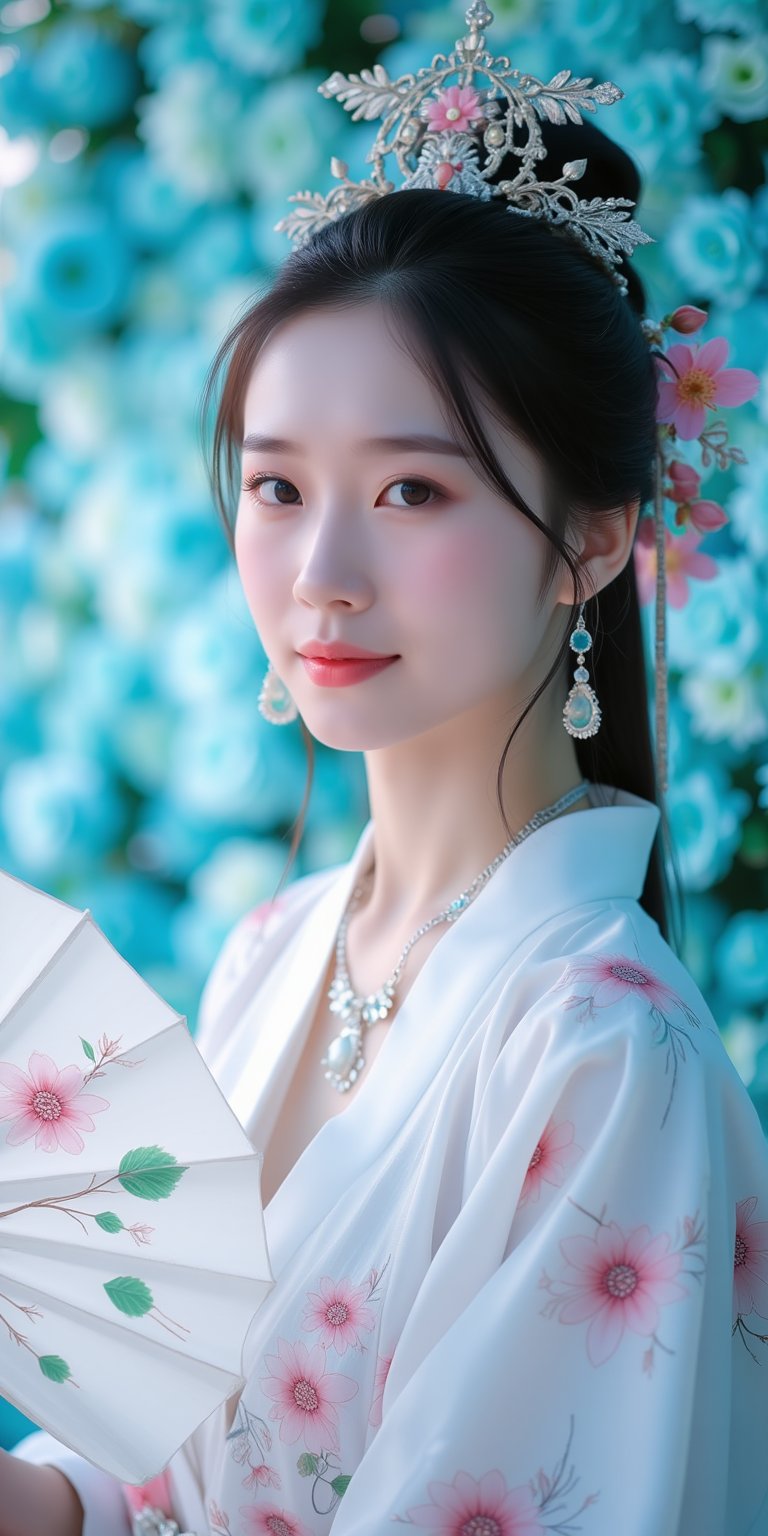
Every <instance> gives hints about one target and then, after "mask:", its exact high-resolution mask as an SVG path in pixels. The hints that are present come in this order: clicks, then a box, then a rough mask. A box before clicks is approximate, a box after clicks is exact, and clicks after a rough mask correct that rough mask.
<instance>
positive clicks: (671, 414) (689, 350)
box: [656, 336, 760, 441]
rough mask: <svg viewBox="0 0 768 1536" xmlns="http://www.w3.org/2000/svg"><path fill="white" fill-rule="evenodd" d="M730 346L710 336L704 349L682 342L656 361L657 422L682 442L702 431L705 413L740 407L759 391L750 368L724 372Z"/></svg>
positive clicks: (720, 338) (728, 369) (722, 338)
mask: <svg viewBox="0 0 768 1536" xmlns="http://www.w3.org/2000/svg"><path fill="white" fill-rule="evenodd" d="M728 352H729V345H728V342H727V341H726V339H725V337H724V336H713V337H712V340H711V341H707V342H705V343H704V346H703V347H699V346H697V347H687V346H685V345H683V343H682V342H678V343H676V344H675V346H672V347H670V348H669V351H668V352H667V353H666V354H665V356H664V357H663V358H660V357H657V358H656V365H657V368H658V372H659V382H658V405H657V411H656V418H657V420H658V421H660V422H667V423H669V424H670V425H672V426H674V427H675V428H676V430H677V434H678V437H681V438H683V440H684V441H687V440H690V439H691V438H695V437H698V436H699V434H700V433H701V432H703V430H704V425H705V422H706V416H707V411H709V410H714V408H715V406H718V405H743V404H744V401H745V400H751V399H752V397H753V395H756V394H757V391H758V389H759V388H760V380H759V379H758V377H757V374H756V373H752V371H751V370H750V369H749V368H726V367H725V366H724V365H725V362H726V361H727V358H728Z"/></svg>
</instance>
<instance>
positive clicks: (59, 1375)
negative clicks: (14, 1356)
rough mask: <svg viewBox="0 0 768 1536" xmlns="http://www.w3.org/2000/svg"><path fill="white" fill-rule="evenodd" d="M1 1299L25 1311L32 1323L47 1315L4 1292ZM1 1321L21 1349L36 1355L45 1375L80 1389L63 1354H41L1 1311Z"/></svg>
mask: <svg viewBox="0 0 768 1536" xmlns="http://www.w3.org/2000/svg"><path fill="white" fill-rule="evenodd" d="M0 1301H5V1302H7V1303H8V1305H9V1307H16V1308H17V1309H18V1311H19V1312H23V1313H24V1316H25V1317H27V1318H28V1319H29V1321H30V1322H31V1323H36V1322H39V1321H40V1320H41V1319H43V1318H44V1316H45V1314H44V1313H43V1312H41V1311H40V1308H39V1307H36V1306H35V1305H34V1304H33V1303H25V1302H21V1301H14V1300H13V1298H12V1297H11V1296H5V1295H2V1294H0ZM0 1322H2V1323H4V1324H5V1327H6V1328H7V1329H8V1332H9V1334H10V1336H11V1339H12V1341H13V1343H14V1344H18V1346H19V1348H20V1349H28V1350H29V1353H30V1354H31V1355H34V1356H35V1359H36V1360H37V1363H38V1365H39V1367H40V1369H41V1371H42V1373H43V1375H44V1376H46V1377H47V1378H48V1380H49V1381H53V1382H55V1383H56V1384H57V1385H61V1383H62V1382H67V1384H68V1385H69V1386H71V1387H77V1389H78V1391H79V1390H80V1388H79V1385H78V1383H77V1382H76V1381H75V1379H74V1377H73V1376H72V1373H71V1371H70V1369H69V1366H68V1365H67V1362H66V1360H63V1359H62V1357H61V1355H43V1354H40V1353H39V1351H38V1350H36V1349H35V1348H34V1346H33V1345H32V1344H30V1342H29V1339H28V1338H27V1336H26V1334H25V1333H19V1330H18V1328H14V1326H13V1323H10V1322H9V1321H8V1318H7V1317H5V1316H4V1315H3V1313H2V1312H0Z"/></svg>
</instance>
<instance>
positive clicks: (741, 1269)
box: [733, 1195, 768, 1322]
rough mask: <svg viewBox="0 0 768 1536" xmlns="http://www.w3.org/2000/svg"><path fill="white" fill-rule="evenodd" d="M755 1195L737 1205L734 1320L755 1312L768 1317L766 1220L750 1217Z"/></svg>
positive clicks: (755, 1203) (767, 1235)
mask: <svg viewBox="0 0 768 1536" xmlns="http://www.w3.org/2000/svg"><path fill="white" fill-rule="evenodd" d="M756 1205H757V1195H750V1197H749V1199H748V1200H740V1201H739V1203H738V1205H737V1206H736V1242H735V1245H734V1255H733V1320H734V1322H735V1321H736V1318H737V1317H748V1316H749V1314H750V1312H757V1313H758V1315H759V1316H760V1317H768V1221H753V1220H752V1216H753V1215H754V1211H755V1207H756Z"/></svg>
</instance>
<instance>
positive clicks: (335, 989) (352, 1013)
mask: <svg viewBox="0 0 768 1536" xmlns="http://www.w3.org/2000/svg"><path fill="white" fill-rule="evenodd" d="M590 783H591V781H590V780H589V779H582V780H581V783H580V784H577V785H576V786H575V787H574V788H573V789H569V790H568V792H567V794H564V795H561V797H560V799H559V800H556V801H555V802H554V804H553V805H547V806H545V807H544V809H543V810H541V811H536V812H535V813H534V815H533V816H532V817H531V819H530V821H528V822H526V824H525V826H524V827H523V828H522V829H521V831H520V832H518V833H517V834H516V835H515V836H513V837H512V839H511V841H510V842H508V843H507V845H506V847H505V848H503V849H502V851H501V853H499V854H497V855H496V858H495V859H494V860H493V861H492V863H490V864H487V865H486V867H485V869H484V870H482V871H481V872H480V874H479V875H477V876H476V877H475V879H474V880H473V881H472V884H471V885H470V886H469V887H468V889H467V890H466V891H462V892H461V894H460V895H459V896H457V897H456V899H455V901H452V902H451V903H450V904H449V906H447V907H445V908H444V910H443V911H442V912H438V914H437V916H436V917H432V918H430V920H429V922H428V923H422V926H421V927H420V928H417V930H416V932H415V933H414V934H413V935H412V936H411V938H410V939H409V940H408V943H407V944H406V946H405V949H404V950H403V952H402V954H401V956H400V959H399V960H398V962H397V965H396V966H395V969H394V970H393V971H392V973H391V975H390V976H388V977H387V980H386V981H385V982H384V985H383V986H382V987H379V990H378V992H371V993H369V995H368V996H367V997H361V996H358V995H357V993H356V992H355V990H354V988H353V986H352V982H351V981H350V978H349V971H348V970H347V944H346V933H347V925H348V923H349V919H350V917H351V916H352V913H353V912H354V911H355V909H356V907H357V906H358V905H359V903H360V899H361V897H362V895H363V891H364V889H365V882H366V881H367V880H368V879H369V878H370V876H371V874H372V873H373V871H372V870H369V871H368V873H367V875H365V876H364V878H363V880H362V881H361V882H360V883H359V884H358V885H356V886H355V889H354V891H353V892H352V896H351V897H350V900H349V902H348V904H347V908H346V911H345V913H344V916H343V918H342V920H341V925H340V927H339V932H338V937H337V939H336V969H335V972H334V977H333V981H332V982H331V985H330V987H329V988H328V994H327V995H328V1000H329V1003H330V1009H331V1013H336V1014H338V1015H339V1017H340V1018H341V1019H343V1020H344V1024H343V1028H342V1029H341V1030H340V1031H339V1033H338V1034H337V1035H335V1036H334V1038H333V1040H332V1041H331V1043H330V1045H329V1047H328V1050H327V1052H326V1054H325V1056H323V1057H322V1060H321V1063H320V1065H321V1066H322V1067H325V1069H326V1070H325V1076H326V1078H327V1079H328V1082H329V1083H332V1084H333V1087H334V1088H335V1089H336V1090H337V1092H338V1093H348V1092H349V1089H350V1088H351V1087H352V1084H353V1083H354V1082H355V1081H356V1079H357V1078H358V1077H359V1076H360V1073H361V1072H362V1070H363V1068H364V1066H365V1054H364V1051H363V1033H364V1031H365V1030H366V1029H370V1027H371V1025H372V1024H376V1023H377V1022H378V1020H379V1019H385V1018H386V1017H387V1014H388V1013H389V1011H390V1009H391V1008H392V1006H393V1004H394V998H395V989H396V987H397V983H398V981H399V979H400V973H401V971H402V969H403V966H404V964H405V961H406V958H407V956H408V954H409V952H410V950H411V949H412V948H413V945H414V944H415V943H416V941H417V939H420V938H422V937H423V936H424V934H425V933H428V932H429V930H430V928H434V927H435V926H436V924H437V923H454V922H455V921H456V919H457V917H460V916H461V913H462V912H465V911H466V909H467V907H468V906H470V904H471V903H472V902H473V901H474V899H475V897H476V896H477V895H478V892H479V891H481V890H482V888H483V886H484V885H486V884H487V882H488V881H489V880H490V878H491V875H493V874H495V872H496V870H497V869H498V867H499V865H500V864H502V863H503V861H504V859H506V858H507V857H508V855H509V854H510V853H511V852H512V849H513V848H516V847H517V845H518V843H521V842H522V841H523V839H524V838H526V837H528V836H529V835H530V833H531V832H535V831H536V828H537V827H540V826H542V825H543V823H544V822H545V821H551V819H552V817H553V816H557V815H559V814H560V812H561V811H566V810H567V809H568V807H569V806H570V805H573V803H574V801H576V800H580V799H581V797H582V795H585V794H587V792H588V791H589V788H590Z"/></svg>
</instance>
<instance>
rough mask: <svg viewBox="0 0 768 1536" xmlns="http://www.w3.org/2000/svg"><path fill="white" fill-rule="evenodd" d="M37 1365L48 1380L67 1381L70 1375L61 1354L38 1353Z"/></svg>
mask: <svg viewBox="0 0 768 1536" xmlns="http://www.w3.org/2000/svg"><path fill="white" fill-rule="evenodd" d="M37 1363H38V1365H39V1367H40V1369H41V1371H42V1373H43V1375H44V1376H47V1377H48V1380H49V1381H68V1380H69V1377H70V1375H71V1372H70V1369H69V1366H68V1365H67V1362H66V1360H62V1358H61V1355H40V1357H39V1359H38V1362H37Z"/></svg>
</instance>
